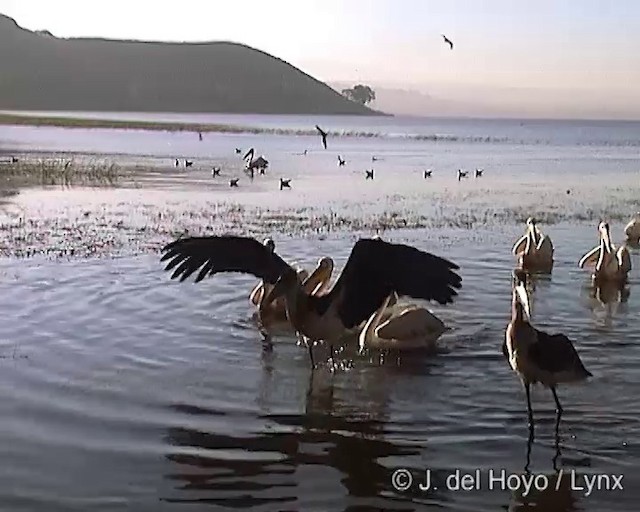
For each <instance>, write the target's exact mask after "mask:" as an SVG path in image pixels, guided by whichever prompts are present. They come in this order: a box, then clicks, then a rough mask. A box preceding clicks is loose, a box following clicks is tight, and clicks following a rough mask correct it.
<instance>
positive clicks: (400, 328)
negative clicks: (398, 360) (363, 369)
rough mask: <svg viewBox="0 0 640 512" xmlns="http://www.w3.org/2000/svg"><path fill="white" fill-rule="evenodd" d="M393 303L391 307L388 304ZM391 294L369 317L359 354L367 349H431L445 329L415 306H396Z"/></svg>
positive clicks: (428, 313) (427, 312)
mask: <svg viewBox="0 0 640 512" xmlns="http://www.w3.org/2000/svg"><path fill="white" fill-rule="evenodd" d="M392 301H393V302H394V305H393V307H390V306H391V302H392ZM397 301H398V295H397V294H396V293H395V292H393V293H391V294H390V295H389V296H388V297H387V298H386V299H385V300H384V302H383V303H382V304H381V305H380V307H379V308H378V310H377V311H376V312H375V313H373V315H371V316H370V317H369V320H367V321H366V323H365V325H364V327H363V328H362V331H361V332H360V336H359V338H358V339H359V341H360V352H362V351H363V350H364V349H365V348H366V347H370V348H375V349H395V350H415V349H423V350H434V349H435V347H436V341H437V340H438V338H439V337H440V336H441V335H442V333H444V332H445V331H446V330H447V328H446V327H445V325H444V323H442V320H440V319H439V318H438V317H436V316H435V315H434V314H433V313H431V312H430V311H429V310H428V309H426V308H423V307H420V306H417V305H416V304H399V303H397Z"/></svg>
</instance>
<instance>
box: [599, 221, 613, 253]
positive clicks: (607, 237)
mask: <svg viewBox="0 0 640 512" xmlns="http://www.w3.org/2000/svg"><path fill="white" fill-rule="evenodd" d="M600 233H601V236H602V240H603V241H604V245H605V247H606V248H607V251H608V252H613V248H612V247H611V234H610V233H609V224H606V223H603V224H602V225H601V227H600Z"/></svg>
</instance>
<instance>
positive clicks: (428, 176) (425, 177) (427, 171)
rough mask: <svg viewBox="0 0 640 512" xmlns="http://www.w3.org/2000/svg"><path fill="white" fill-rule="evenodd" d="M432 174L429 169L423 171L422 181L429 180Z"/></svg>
mask: <svg viewBox="0 0 640 512" xmlns="http://www.w3.org/2000/svg"><path fill="white" fill-rule="evenodd" d="M432 173H433V171H432V170H431V169H428V170H426V171H424V179H425V180H426V179H427V178H431V174H432Z"/></svg>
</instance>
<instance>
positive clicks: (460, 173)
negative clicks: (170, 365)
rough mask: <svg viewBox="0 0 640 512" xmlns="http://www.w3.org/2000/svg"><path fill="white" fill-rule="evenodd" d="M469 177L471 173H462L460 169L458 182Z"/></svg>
mask: <svg viewBox="0 0 640 512" xmlns="http://www.w3.org/2000/svg"><path fill="white" fill-rule="evenodd" d="M468 175H469V171H462V170H460V169H458V181H460V180H461V179H462V178H466V177H467V176H468Z"/></svg>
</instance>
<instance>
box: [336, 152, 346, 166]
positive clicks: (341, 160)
mask: <svg viewBox="0 0 640 512" xmlns="http://www.w3.org/2000/svg"><path fill="white" fill-rule="evenodd" d="M345 161H346V160H343V159H342V157H341V156H340V155H338V167H340V166H341V165H344V164H345Z"/></svg>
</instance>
